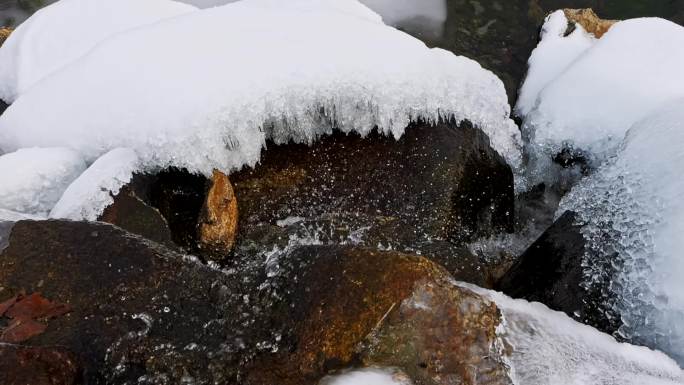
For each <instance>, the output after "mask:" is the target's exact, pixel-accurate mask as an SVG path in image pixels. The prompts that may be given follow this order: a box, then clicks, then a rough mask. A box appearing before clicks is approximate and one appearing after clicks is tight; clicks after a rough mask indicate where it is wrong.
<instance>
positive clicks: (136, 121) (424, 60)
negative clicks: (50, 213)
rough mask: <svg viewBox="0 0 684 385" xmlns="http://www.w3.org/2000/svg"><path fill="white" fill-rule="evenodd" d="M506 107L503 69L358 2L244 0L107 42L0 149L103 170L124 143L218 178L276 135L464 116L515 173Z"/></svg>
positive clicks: (20, 106) (11, 124)
mask: <svg viewBox="0 0 684 385" xmlns="http://www.w3.org/2000/svg"><path fill="white" fill-rule="evenodd" d="M56 16H58V15H56ZM56 16H55V17H56ZM35 111H41V113H40V114H36V113H35ZM509 113H510V107H509V106H508V104H507V100H506V94H505V91H504V87H503V84H502V83H501V81H500V80H499V79H498V78H497V77H496V76H495V75H493V74H492V73H490V72H489V71H486V70H483V69H482V68H481V67H480V65H479V64H477V63H476V62H474V61H472V60H469V59H467V58H463V57H458V56H455V55H453V54H451V53H449V52H447V51H444V50H440V49H428V48H427V47H426V46H425V45H424V44H423V43H421V42H420V41H419V40H417V39H414V38H412V37H410V36H409V35H406V34H405V33H402V32H399V31H397V30H395V29H393V28H391V27H388V26H386V25H384V24H382V22H381V19H380V17H379V16H378V15H377V14H375V13H374V12H372V11H371V10H369V9H368V8H366V7H365V6H363V5H362V4H360V3H359V2H357V1H349V0H346V1H345V0H319V1H313V0H293V1H287V2H283V1H276V0H244V1H240V2H236V3H232V4H228V5H225V6H222V7H217V8H211V9H205V10H201V11H196V12H191V13H188V14H186V15H184V16H181V17H177V18H172V19H167V20H164V21H161V22H159V23H156V24H153V25H149V26H146V27H141V28H137V29H134V30H131V31H129V32H126V33H121V34H118V35H116V36H114V37H112V38H110V39H107V40H106V41H104V42H103V43H102V44H99V45H98V46H97V47H95V48H94V49H93V50H92V51H90V53H89V54H87V55H86V56H84V57H82V58H81V59H79V60H77V61H75V62H73V63H72V64H70V65H68V66H66V67H65V68H64V69H63V70H60V71H58V72H56V73H54V74H53V75H52V76H49V77H48V78H46V79H44V80H43V81H41V82H39V83H38V84H36V86H35V87H32V88H31V89H30V90H28V91H27V92H26V93H25V94H23V95H22V97H20V98H19V99H18V100H17V101H16V102H15V103H14V104H12V105H11V106H10V107H9V108H8V110H7V111H6V112H5V113H4V114H3V115H2V117H0V148H1V149H2V150H4V151H13V150H15V149H18V148H22V147H27V146H41V147H49V146H66V147H70V148H73V149H75V150H77V151H79V152H80V153H81V154H83V155H84V156H85V157H86V158H87V159H88V161H89V162H92V161H94V160H95V159H96V158H97V157H99V156H100V155H102V154H104V153H105V152H107V151H109V150H111V149H114V148H119V147H123V148H130V149H132V150H133V151H135V153H136V154H137V156H138V157H139V158H140V162H141V163H140V164H141V165H142V166H141V167H142V168H143V169H146V170H151V169H157V168H161V167H167V166H177V167H185V168H188V169H189V170H190V171H194V172H201V173H205V174H210V173H211V171H212V169H213V168H218V169H221V170H223V171H230V170H232V169H236V168H240V167H242V166H244V165H253V164H255V162H257V161H258V159H259V156H260V152H261V149H262V148H263V146H264V144H265V142H266V140H267V139H273V140H274V141H275V142H277V143H283V142H287V141H289V140H295V141H297V142H305V143H311V142H312V141H314V140H315V139H316V138H317V137H319V136H320V135H324V134H327V133H330V132H331V131H332V129H333V128H335V129H339V130H341V131H344V132H351V131H355V132H358V133H360V134H362V135H365V134H368V133H369V132H371V131H372V130H373V129H374V128H375V127H376V126H377V128H378V130H380V131H381V132H383V133H385V134H389V135H394V136H395V137H399V136H400V135H402V133H403V130H404V129H405V127H406V126H407V125H408V124H409V122H411V121H414V120H419V119H423V120H427V121H436V120H438V119H450V118H453V119H456V120H457V121H460V120H464V119H468V120H470V121H472V122H473V123H474V124H475V125H477V126H478V127H480V128H481V129H482V130H483V131H484V132H485V133H486V134H488V135H489V138H490V140H491V143H492V146H493V147H494V148H495V149H496V150H497V151H499V152H500V153H501V154H502V155H503V156H504V157H505V158H506V159H507V160H508V161H509V162H510V163H511V164H513V165H514V166H515V165H517V164H518V163H519V161H520V150H519V146H520V139H519V132H518V130H517V128H516V126H515V125H514V123H513V122H512V121H511V120H510V119H509V117H508V115H509Z"/></svg>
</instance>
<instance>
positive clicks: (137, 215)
mask: <svg viewBox="0 0 684 385" xmlns="http://www.w3.org/2000/svg"><path fill="white" fill-rule="evenodd" d="M98 220H99V221H102V222H107V223H111V224H113V225H116V226H119V227H121V228H122V229H124V230H126V231H129V232H131V233H133V234H137V235H140V236H142V237H144V238H147V239H149V240H151V241H154V242H158V243H161V244H163V245H165V246H168V247H175V244H174V243H173V240H172V239H171V238H172V237H171V229H170V228H169V224H168V223H167V222H166V218H164V217H163V216H162V215H161V213H160V212H159V210H157V209H156V208H154V207H152V206H150V205H148V204H146V203H145V202H143V201H142V199H140V198H138V197H137V196H136V195H135V193H134V192H133V191H131V190H130V189H129V188H123V189H122V190H121V191H120V192H119V194H117V195H116V196H115V197H114V203H112V204H111V205H110V206H109V207H107V208H106V209H105V210H104V212H103V213H102V215H101V216H100V217H99V218H98Z"/></svg>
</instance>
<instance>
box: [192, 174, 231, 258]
mask: <svg viewBox="0 0 684 385" xmlns="http://www.w3.org/2000/svg"><path fill="white" fill-rule="evenodd" d="M237 222H238V205H237V199H236V198H235V193H234V191H233V186H232V185H231V184H230V179H228V176H226V174H224V173H222V172H220V171H218V170H214V173H213V177H212V181H211V186H210V187H209V190H208V191H207V197H206V199H205V200H204V205H203V206H202V213H201V215H200V218H199V229H198V231H199V234H198V237H197V238H198V241H199V247H200V249H202V250H204V251H205V252H208V253H210V254H212V255H215V256H217V257H218V258H219V259H221V258H222V257H223V256H225V255H227V254H228V253H230V251H231V250H232V249H233V245H235V237H236V235H237Z"/></svg>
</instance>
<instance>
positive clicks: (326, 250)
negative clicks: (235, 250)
mask: <svg viewBox="0 0 684 385" xmlns="http://www.w3.org/2000/svg"><path fill="white" fill-rule="evenodd" d="M291 257H292V258H294V259H299V260H301V261H308V262H305V266H297V267H294V266H293V270H295V271H303V273H302V274H301V275H298V276H294V277H293V276H289V278H288V279H291V280H293V281H295V282H299V283H298V284H296V285H295V287H294V288H292V289H291V292H292V295H291V300H292V306H291V308H290V309H289V311H288V312H287V313H286V317H287V319H284V320H283V322H284V323H286V324H290V325H291V328H292V329H291V330H292V334H291V335H290V336H287V337H285V338H284V340H285V341H286V343H285V346H281V348H280V350H279V352H281V353H278V354H271V355H266V356H263V357H261V359H258V360H257V361H256V362H255V364H254V366H253V367H254V369H253V370H252V371H251V373H250V374H249V377H248V378H249V381H248V382H249V383H250V384H260V385H261V384H263V385H266V384H275V383H277V384H283V385H288V384H292V385H294V384H297V385H301V384H315V383H317V381H318V380H320V378H322V377H323V376H325V375H326V374H329V373H331V372H334V371H335V370H341V369H345V368H348V367H350V366H358V365H359V364H362V365H364V366H385V367H387V366H390V367H396V368H398V369H400V370H402V371H403V372H405V373H407V374H408V375H409V376H410V377H411V379H412V380H413V381H414V383H416V384H427V385H433V384H434V385H437V384H444V385H446V384H466V385H475V384H510V381H509V379H508V377H507V375H506V367H505V365H504V363H503V361H502V360H501V359H500V357H499V356H498V353H497V340H496V334H495V330H496V327H497V326H498V324H499V322H500V316H499V312H498V309H497V308H496V306H495V305H494V304H493V303H491V302H489V301H488V300H486V299H484V298H482V297H480V296H479V295H477V294H475V293H472V292H471V291H469V290H467V289H463V288H460V287H458V286H456V285H454V284H453V281H452V278H451V276H450V275H449V274H448V273H447V272H446V271H445V270H444V269H443V268H442V267H440V266H439V265H437V264H435V263H434V262H431V261H430V260H428V259H427V258H424V257H420V256H413V255H408V254H403V253H398V252H378V251H373V250H370V249H360V248H348V247H347V248H345V247H316V246H313V247H303V248H301V249H298V250H297V251H295V252H294V253H293V254H292V256H291Z"/></svg>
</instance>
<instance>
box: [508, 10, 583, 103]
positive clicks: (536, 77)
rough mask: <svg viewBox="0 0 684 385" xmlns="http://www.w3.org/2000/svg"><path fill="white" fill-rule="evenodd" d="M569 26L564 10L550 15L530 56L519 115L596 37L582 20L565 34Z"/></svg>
mask: <svg viewBox="0 0 684 385" xmlns="http://www.w3.org/2000/svg"><path fill="white" fill-rule="evenodd" d="M567 29H568V19H567V18H566V17H565V13H564V12H563V11H556V12H554V13H552V14H551V15H549V16H547V18H546V21H545V23H544V25H543V27H542V30H541V34H540V38H541V41H540V42H539V45H537V48H535V49H534V51H532V54H531V55H530V58H529V60H528V67H529V68H528V73H527V76H526V77H525V82H524V83H523V85H522V87H521V88H520V94H519V95H518V102H517V103H516V106H515V113H516V115H518V116H525V115H527V114H528V113H529V112H530V111H531V110H532V109H533V108H534V107H535V106H536V103H537V98H538V97H539V93H540V92H541V90H543V89H544V88H545V87H546V86H547V85H548V84H549V83H551V82H552V81H553V80H555V79H556V78H558V77H559V76H560V75H561V74H562V73H563V71H565V70H566V69H567V68H568V67H570V65H572V62H573V61H574V60H575V59H577V57H578V56H580V55H581V54H582V53H583V52H584V51H586V50H587V49H589V48H590V47H591V46H592V45H593V44H594V42H595V41H596V39H595V38H594V37H593V36H592V35H591V34H589V33H587V31H585V30H584V28H582V26H581V25H579V24H576V25H575V30H574V31H572V32H571V33H570V34H569V35H567V36H565V33H566V31H567Z"/></svg>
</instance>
